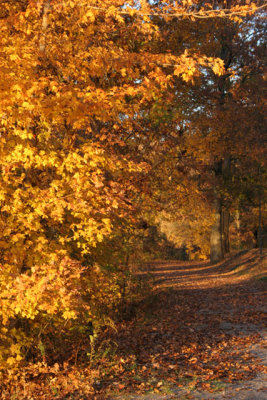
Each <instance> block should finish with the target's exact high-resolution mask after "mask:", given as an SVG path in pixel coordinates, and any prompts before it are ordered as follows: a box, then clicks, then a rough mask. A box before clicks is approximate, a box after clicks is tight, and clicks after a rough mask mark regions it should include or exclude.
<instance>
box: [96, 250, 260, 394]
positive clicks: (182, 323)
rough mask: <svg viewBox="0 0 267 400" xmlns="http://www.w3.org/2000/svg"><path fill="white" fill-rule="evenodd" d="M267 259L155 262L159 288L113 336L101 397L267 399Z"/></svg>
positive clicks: (249, 255)
mask: <svg viewBox="0 0 267 400" xmlns="http://www.w3.org/2000/svg"><path fill="white" fill-rule="evenodd" d="M266 259H267V252H266V251H265V252H264V256H262V257H260V255H259V254H258V252H257V251H256V250H251V251H249V252H240V253H237V254H236V255H234V256H233V255H231V256H229V257H228V258H227V259H226V260H224V261H223V262H221V263H218V264H216V265H211V264H210V263H209V262H208V261H200V262H197V261H194V262H181V261H173V262H166V261H163V262H154V263H151V264H149V265H148V266H147V269H146V270H145V271H143V272H142V275H146V274H148V273H149V276H150V277H152V279H153V291H152V293H150V294H149V295H148V297H147V299H145V300H144V301H143V302H141V303H140V304H138V305H136V307H135V314H134V316H132V317H131V318H130V319H129V320H128V321H123V322H121V324H120V326H119V328H118V330H117V333H114V337H113V340H114V341H116V343H117V344H118V352H117V354H116V355H115V356H114V359H113V364H112V366H110V365H108V363H107V364H106V365H105V360H103V364H102V367H101V373H100V378H99V379H100V381H101V385H100V386H101V389H100V390H99V392H98V393H96V394H95V397H94V398H95V399H104V400H106V399H109V400H115V399H118V400H127V399H129V400H130V399H132V400H152V399H153V400H170V399H209V400H212V399H223V398H225V399H233V398H234V399H237V400H243V399H244V400H245V399H247V400H249V399H251V400H252V399H253V400H254V399H257V400H261V399H262V400H263V399H266V398H267V391H266V386H267V385H266V375H265V374H266V371H267V366H266V358H267V347H266V337H267V336H266V280H264V279H255V277H256V278H257V277H262V276H263V275H264V273H265V272H266ZM240 264H241V265H242V266H243V267H242V268H241V269H240V268H237V266H239V265H240ZM255 265H256V266H257V267H255ZM250 266H251V268H250ZM255 268H256V269H255ZM244 270H245V271H246V273H243V271H244Z"/></svg>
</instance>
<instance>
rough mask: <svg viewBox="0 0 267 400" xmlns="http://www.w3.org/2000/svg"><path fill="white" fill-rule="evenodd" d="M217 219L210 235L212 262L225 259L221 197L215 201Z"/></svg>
mask: <svg viewBox="0 0 267 400" xmlns="http://www.w3.org/2000/svg"><path fill="white" fill-rule="evenodd" d="M214 209H215V221H214V224H213V226H212V228H211V235H210V260H211V262H212V263H216V262H219V261H221V260H222V259H223V248H222V230H221V201H220V199H219V197H217V198H215V201H214Z"/></svg>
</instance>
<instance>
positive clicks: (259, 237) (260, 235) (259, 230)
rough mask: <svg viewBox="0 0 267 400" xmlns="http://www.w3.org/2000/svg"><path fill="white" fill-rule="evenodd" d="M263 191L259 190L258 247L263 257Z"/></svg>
mask: <svg viewBox="0 0 267 400" xmlns="http://www.w3.org/2000/svg"><path fill="white" fill-rule="evenodd" d="M261 224H262V222H261V191H260V189H259V227H258V246H259V249H260V254H261V255H262V229H261Z"/></svg>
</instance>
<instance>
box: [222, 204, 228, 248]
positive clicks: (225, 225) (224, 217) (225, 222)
mask: <svg viewBox="0 0 267 400" xmlns="http://www.w3.org/2000/svg"><path fill="white" fill-rule="evenodd" d="M229 226H230V213H229V211H228V210H222V211H221V231H222V252H223V256H225V254H227V253H229V251H230V237H229Z"/></svg>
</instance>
